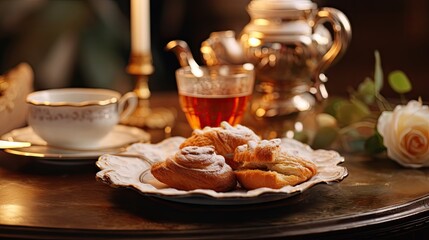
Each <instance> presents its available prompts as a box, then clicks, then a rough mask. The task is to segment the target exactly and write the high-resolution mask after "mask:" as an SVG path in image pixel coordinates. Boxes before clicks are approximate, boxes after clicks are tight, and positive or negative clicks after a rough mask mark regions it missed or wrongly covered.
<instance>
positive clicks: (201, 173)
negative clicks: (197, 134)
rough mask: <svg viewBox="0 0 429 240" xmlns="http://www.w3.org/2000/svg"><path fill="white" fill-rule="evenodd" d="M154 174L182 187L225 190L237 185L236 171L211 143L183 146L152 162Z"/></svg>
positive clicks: (164, 181)
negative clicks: (158, 161) (163, 159)
mask: <svg viewBox="0 0 429 240" xmlns="http://www.w3.org/2000/svg"><path fill="white" fill-rule="evenodd" d="M151 173H152V175H153V176H154V177H155V178H156V179H157V180H159V181H160V182H162V183H165V184H167V185H168V186H170V187H173V188H176V189H181V190H194V189H212V190H214V191H218V192H223V191H229V190H232V189H233V188H235V186H236V185H237V181H236V178H235V175H234V172H233V170H232V169H231V167H230V166H229V165H227V164H226V163H225V159H224V157H223V156H221V155H217V154H216V153H215V151H214V149H213V147H211V146H208V147H207V146H206V147H197V146H189V147H184V148H183V149H181V150H180V151H179V152H177V153H176V154H175V155H174V156H170V157H168V158H167V159H166V160H165V161H163V162H160V163H156V164H155V165H153V166H152V168H151Z"/></svg>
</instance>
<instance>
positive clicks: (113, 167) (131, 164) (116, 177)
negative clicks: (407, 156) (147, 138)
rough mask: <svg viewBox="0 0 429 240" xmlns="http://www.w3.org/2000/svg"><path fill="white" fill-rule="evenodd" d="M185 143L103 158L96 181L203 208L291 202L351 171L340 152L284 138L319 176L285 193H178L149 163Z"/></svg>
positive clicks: (146, 146) (178, 140)
mask: <svg viewBox="0 0 429 240" xmlns="http://www.w3.org/2000/svg"><path fill="white" fill-rule="evenodd" d="M184 140H185V138H183V137H172V138H168V139H166V140H164V141H162V142H160V143H158V144H144V143H136V144H133V145H131V146H130V147H129V148H128V149H127V151H125V152H122V153H120V154H105V155H102V156H101V157H100V158H99V159H98V161H97V163H96V164H97V166H98V167H99V168H100V169H101V171H99V172H98V173H97V174H96V178H97V179H98V180H99V181H101V182H104V183H106V184H108V185H110V186H112V187H129V188H132V189H135V190H137V191H138V192H140V193H141V194H143V195H146V196H152V197H158V198H162V199H166V200H170V201H176V202H182V203H192V204H202V205H241V204H254V203H262V202H270V201H276V200H280V199H284V198H289V197H291V196H294V195H296V194H298V193H301V192H303V191H305V190H307V189H309V188H310V187H312V186H314V185H316V184H318V183H332V182H338V181H341V180H342V179H344V178H345V177H346V176H347V169H346V168H345V167H343V166H339V164H340V163H342V162H344V158H343V157H342V156H340V154H338V153H337V152H335V151H328V150H313V149H311V148H310V147H309V146H308V145H305V144H302V143H300V142H298V141H296V140H293V139H288V138H283V139H282V147H284V148H286V149H288V150H289V151H290V152H292V153H293V154H297V155H300V156H303V157H304V158H305V159H309V160H312V161H313V162H314V163H315V164H316V166H317V170H318V172H317V174H316V175H315V176H313V177H312V178H311V179H310V180H308V181H306V182H303V183H301V184H299V185H296V186H286V187H283V188H281V189H271V188H258V189H254V190H250V191H245V190H235V191H230V192H215V191H213V190H206V189H196V190H192V191H182V190H177V189H174V188H170V187H168V186H166V185H164V184H162V183H160V182H159V181H157V180H156V179H155V178H154V177H153V176H152V175H151V174H150V166H151V165H150V164H149V163H148V161H147V160H150V161H153V162H156V161H163V160H164V159H165V158H166V157H167V156H168V155H171V154H174V153H175V152H177V151H178V149H179V145H180V144H181V143H182V142H183V141H184ZM142 158H143V159H142ZM144 159H146V160H144Z"/></svg>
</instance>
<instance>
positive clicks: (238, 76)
mask: <svg viewBox="0 0 429 240" xmlns="http://www.w3.org/2000/svg"><path fill="white" fill-rule="evenodd" d="M197 70H198V71H195V69H191V68H190V67H183V68H179V69H178V70H177V71H176V80H177V87H178V90H179V100H180V105H181V107H182V110H183V112H184V113H185V115H186V118H187V119H188V122H189V124H190V125H191V127H192V129H202V128H204V127H206V126H210V127H218V126H219V125H220V123H221V122H222V121H227V122H228V123H230V124H231V125H235V124H238V123H240V122H241V120H242V118H243V116H244V114H245V112H246V110H247V106H248V103H249V101H250V98H251V95H252V93H253V87H254V82H255V73H254V68H253V65H252V64H249V63H247V64H243V65H219V66H210V67H200V69H197Z"/></svg>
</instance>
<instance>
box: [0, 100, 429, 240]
mask: <svg viewBox="0 0 429 240" xmlns="http://www.w3.org/2000/svg"><path fill="white" fill-rule="evenodd" d="M153 101H154V102H153V104H154V106H157V105H158V106H167V107H177V98H176V96H175V95H174V94H173V95H172V94H158V95H154V97H153ZM178 121H179V124H177V127H176V128H179V129H176V128H175V129H173V135H175V134H178V133H182V134H189V131H190V130H189V129H186V124H185V122H184V118H183V115H181V113H180V112H179V118H178ZM161 135H162V134H160V133H159V132H157V133H155V132H154V133H153V136H158V137H160V136H161ZM158 140H159V139H158ZM345 159H346V161H345V163H344V166H345V167H347V169H348V171H349V176H348V177H347V178H346V179H344V180H343V181H342V182H340V183H336V184H333V185H326V184H320V185H317V186H314V187H312V188H311V189H309V190H307V191H305V192H303V193H302V194H299V195H297V196H295V197H292V198H289V199H284V200H280V201H275V202H270V203H264V204H255V205H242V206H203V205H190V204H181V203H174V202H169V201H166V200H161V199H157V198H148V197H143V196H142V195H140V194H139V193H137V192H135V191H133V190H130V189H114V188H111V187H109V186H107V185H105V184H102V183H100V182H97V181H96V180H95V173H96V172H97V171H98V169H97V168H96V166H95V165H94V162H92V161H89V162H88V164H83V165H75V166H61V165H52V164H46V163H44V162H41V161H37V159H35V158H27V157H20V156H14V155H10V154H7V153H4V152H2V153H0V239H13V238H15V239H140V238H149V239H236V238H241V239H243V238H249V239H251V238H256V239H267V238H283V237H286V236H287V237H291V238H294V239H325V238H326V239H363V238H370V239H383V238H384V239H394V238H398V239H402V238H408V239H413V238H414V239H417V238H418V236H421V235H422V236H423V237H422V238H423V239H425V238H424V236H425V234H426V236H427V233H429V169H406V168H402V167H400V166H399V165H397V164H396V163H394V162H393V161H390V160H388V159H385V158H380V159H372V158H367V157H363V156H355V155H345ZM419 234H420V235H419Z"/></svg>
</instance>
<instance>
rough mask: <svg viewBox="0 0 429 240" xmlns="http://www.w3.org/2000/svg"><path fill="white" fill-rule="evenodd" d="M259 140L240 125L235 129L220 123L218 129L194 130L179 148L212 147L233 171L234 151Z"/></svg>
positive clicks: (227, 124) (226, 123)
mask: <svg viewBox="0 0 429 240" xmlns="http://www.w3.org/2000/svg"><path fill="white" fill-rule="evenodd" d="M259 140H260V138H259V137H258V136H257V135H256V134H255V133H254V132H253V131H252V130H250V129H249V128H247V127H245V126H242V125H240V124H238V125H236V126H235V127H233V126H231V125H230V124H229V123H228V122H222V123H221V124H220V127H215V128H213V127H205V128H204V129H202V130H199V129H197V130H194V132H193V133H192V136H191V137H189V138H188V139H186V140H185V141H184V142H183V143H182V144H181V145H180V148H184V147H186V146H213V147H214V149H215V151H216V153H217V154H220V155H222V156H224V157H225V159H226V161H227V163H228V164H229V165H231V166H232V167H233V169H234V163H233V162H232V157H233V154H234V151H235V149H236V148H237V147H238V146H240V145H243V144H245V143H247V142H248V141H259Z"/></svg>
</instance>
